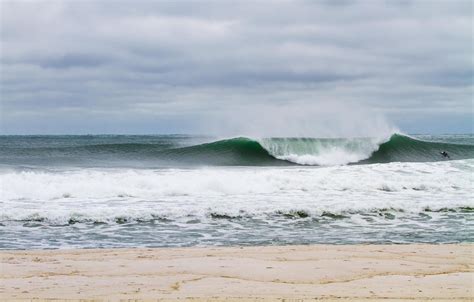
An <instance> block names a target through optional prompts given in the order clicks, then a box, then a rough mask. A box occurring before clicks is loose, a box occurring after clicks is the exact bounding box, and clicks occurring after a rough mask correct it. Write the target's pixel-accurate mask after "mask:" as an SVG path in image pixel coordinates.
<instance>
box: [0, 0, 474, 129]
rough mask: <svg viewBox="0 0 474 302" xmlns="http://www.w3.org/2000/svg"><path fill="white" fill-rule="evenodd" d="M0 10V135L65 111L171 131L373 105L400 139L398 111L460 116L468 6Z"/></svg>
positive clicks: (468, 75) (467, 104)
mask: <svg viewBox="0 0 474 302" xmlns="http://www.w3.org/2000/svg"><path fill="white" fill-rule="evenodd" d="M1 5H2V21H1V22H2V24H1V25H2V26H1V40H2V43H1V46H0V47H1V51H2V56H1V59H0V61H1V67H2V71H1V80H0V81H1V98H2V107H1V109H2V112H1V113H2V119H3V120H4V121H3V124H2V127H3V128H4V129H3V130H2V131H3V132H15V131H16V130H15V129H16V128H18V127H19V126H18V124H17V123H13V122H12V121H13V119H18V118H19V117H21V116H25V117H26V116H28V117H30V118H28V122H27V123H26V125H24V126H22V129H26V128H28V127H29V128H30V129H33V130H34V129H38V127H39V126H38V125H41V124H42V120H41V119H42V118H45V117H49V118H51V117H54V116H55V115H57V114H62V115H66V116H67V115H68V114H69V115H70V116H71V118H72V117H74V116H75V115H74V114H76V113H77V112H80V116H82V117H87V116H90V117H94V118H97V119H99V117H101V118H102V119H103V120H104V121H106V122H107V123H109V124H110V125H114V120H117V116H123V117H124V118H125V117H127V119H128V122H127V125H129V126H130V125H133V123H134V122H136V126H133V127H132V126H130V127H132V128H133V129H139V128H140V126H139V125H143V123H141V122H140V121H143V120H149V121H150V123H152V122H151V120H153V119H154V120H156V121H157V123H160V125H162V126H163V125H166V124H168V125H169V127H170V129H168V130H167V131H168V132H183V131H188V130H189V129H195V128H196V127H193V126H190V125H193V124H194V125H198V124H199V123H201V122H202V120H203V119H206V118H207V119H211V118H213V117H214V116H216V115H219V114H222V115H226V114H228V113H229V111H231V112H232V111H238V110H242V111H246V110H248V109H249V108H253V107H255V108H258V110H264V109H262V108H273V107H275V106H283V105H284V106H290V107H291V106H308V107H311V108H313V107H314V108H323V107H324V106H327V107H331V105H330V104H331V103H334V102H336V103H345V104H356V106H358V107H360V108H375V109H377V111H378V112H379V113H382V114H385V115H387V116H388V117H389V118H392V119H393V121H394V123H395V124H399V123H401V125H402V128H403V123H405V124H406V125H409V126H410V129H414V128H416V127H415V126H414V125H416V122H412V121H409V122H408V121H407V120H406V119H403V118H401V117H402V116H404V115H406V114H407V113H410V116H411V117H413V119H415V120H416V118H417V116H418V117H419V116H421V115H423V110H429V111H430V112H438V113H441V112H446V119H447V120H448V119H449V120H455V119H457V118H458V116H460V115H462V116H466V115H469V114H470V115H472V88H473V83H472V39H473V37H472V28H471V26H472V2H471V1H449V2H448V1H445V2H443V1H271V2H270V1H269V2H265V1H263V2H254V1H239V2H228V3H221V2H217V1H215V2H214V1H190V2H155V1H136V2H134V4H133V5H130V3H129V2H121V1H113V2H112V1H106V0H104V1H96V2H92V1H84V2H73V1H36V2H27V1H25V2H23V1H3V2H2V4H1ZM302 104H303V105H302ZM244 109H245V110H244ZM448 109H449V110H448ZM73 112H74V114H73ZM31 116H38V117H37V118H31ZM170 116H173V118H174V120H173V118H170ZM161 118H163V120H165V119H166V120H167V121H168V122H167V123H162V122H159V120H160V119H161ZM183 120H186V122H184V121H183ZM178 121H179V122H178ZM71 123H72V122H71ZM181 124H182V125H183V128H180V126H179V125H181ZM453 124H454V125H455V123H453V122H449V123H447V125H449V127H451V128H452V131H463V130H456V129H455V127H453ZM464 124H465V123H464ZM464 124H462V125H464ZM68 125H69V124H68V123H67V118H66V119H61V120H60V121H59V120H58V125H57V128H58V129H66V132H67V129H68ZM79 125H80V121H74V123H72V124H70V127H71V128H70V131H72V132H80V128H79ZM122 125H123V123H122V124H120V123H117V124H116V127H117V128H116V129H115V130H114V131H116V132H121V131H124V128H123V126H122ZM147 125H149V124H147ZM184 125H186V127H185V126H184ZM25 127H26V128H25ZM110 127H112V126H110ZM110 127H109V128H108V129H110ZM462 127H464V126H462ZM462 127H461V128H462ZM52 128H54V125H49V126H48V129H49V130H50V129H52ZM464 128H465V127H464ZM464 128H462V129H464ZM18 129H19V128H18ZM88 129H89V128H88ZM160 129H162V128H160ZM49 130H48V131H49ZM39 131H43V130H41V129H39ZM44 131H46V130H44ZM58 131H59V130H58ZM88 131H89V132H90V130H88ZM96 131H97V132H102V131H103V130H101V129H100V128H96ZM143 131H148V130H146V129H143Z"/></svg>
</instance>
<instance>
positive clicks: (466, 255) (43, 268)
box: [0, 244, 474, 301]
mask: <svg viewBox="0 0 474 302" xmlns="http://www.w3.org/2000/svg"><path fill="white" fill-rule="evenodd" d="M473 247H474V246H473V245H471V244H456V245H421V244H413V245H341V246H338V245H309V246H265V247H224V248H221V247H215V248H214V247H209V248H179V249H175V248H159V249H90V250H31V251H3V252H1V256H2V257H1V258H2V264H1V284H0V292H1V298H2V300H28V299H40V300H41V299H164V300H168V299H169V300H176V299H178V300H183V299H192V300H216V301H217V300H226V301H234V300H235V301H247V300H258V301H261V300H265V301H266V300H278V299H282V298H285V299H302V300H307V299H308V300H309V299H321V300H327V301H331V300H344V299H347V300H351V301H354V300H361V301H363V300H370V301H374V300H379V299H380V300H384V301H387V300H388V301H390V300H396V301H400V300H405V299H406V300H439V301H443V300H447V301H452V300H466V301H467V300H472V299H473V298H474V294H473V291H474V289H473V278H474V273H473V262H474V257H473V251H474V248H473Z"/></svg>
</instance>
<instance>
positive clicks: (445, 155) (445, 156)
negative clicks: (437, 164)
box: [440, 151, 451, 159]
mask: <svg viewBox="0 0 474 302" xmlns="http://www.w3.org/2000/svg"><path fill="white" fill-rule="evenodd" d="M440 153H441V155H442V156H443V157H444V158H448V159H450V158H451V157H449V154H448V152H446V151H443V152H440Z"/></svg>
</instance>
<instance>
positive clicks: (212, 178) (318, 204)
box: [0, 160, 474, 224]
mask: <svg viewBox="0 0 474 302" xmlns="http://www.w3.org/2000/svg"><path fill="white" fill-rule="evenodd" d="M473 170H474V161H473V160H464V161H452V162H439V163H392V164H385V165H384V164H375V165H365V166H340V167H327V168H259V169H247V168H234V169H219V168H208V169H193V170H186V169H159V170H139V169H129V170H114V169H109V170H106V169H105V170H97V169H82V170H76V171H61V172H32V171H10V172H3V173H2V174H1V175H0V180H1V182H2V185H3V189H2V203H3V205H2V206H3V209H4V210H3V212H2V214H1V215H0V222H3V223H4V222H6V221H10V220H32V219H33V220H41V219H43V220H48V221H51V222H54V223H59V224H63V223H67V221H69V220H70V219H74V220H84V221H86V220H90V221H102V222H104V221H114V220H115V219H116V218H117V217H128V218H129V219H132V220H137V219H142V220H143V219H145V220H149V219H152V218H153V217H166V218H169V219H179V218H183V217H186V216H190V215H191V216H198V217H200V218H205V217H208V216H209V215H210V213H214V212H215V213H221V214H222V215H228V216H239V215H242V213H245V215H250V216H262V215H263V216H265V215H270V214H274V213H276V212H284V213H289V212H291V211H293V210H303V211H306V212H307V213H308V215H315V216H318V215H321V214H322V213H324V212H331V213H347V212H370V211H374V210H380V209H389V208H392V209H399V210H401V211H404V212H414V213H418V212H422V211H423V210H424V209H426V208H430V209H435V210H436V209H441V208H456V207H474V203H473V200H472V196H473V193H474V192H473V188H472V185H471V182H472V181H473V176H472V172H473ZM25 188H28V189H27V190H25Z"/></svg>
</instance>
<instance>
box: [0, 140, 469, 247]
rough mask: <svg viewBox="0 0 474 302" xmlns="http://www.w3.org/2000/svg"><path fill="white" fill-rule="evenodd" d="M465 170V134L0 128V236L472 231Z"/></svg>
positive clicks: (407, 235) (266, 238)
mask: <svg viewBox="0 0 474 302" xmlns="http://www.w3.org/2000/svg"><path fill="white" fill-rule="evenodd" d="M442 151H446V152H448V154H449V158H445V157H443V156H442V155H441V154H440V152H442ZM473 172H474V137H473V136H472V135H444V136H426V135H424V136H406V135H400V134H395V135H392V136H391V137H389V138H386V139H382V140H380V139H372V138H351V139H333V138H330V139H329V138H263V139H262V138H260V139H250V138H244V137H240V138H232V139H226V140H215V139H213V138H210V137H206V136H183V135H173V136H120V135H119V136H110V135H99V136H1V137H0V186H1V187H0V205H1V208H2V211H1V214H0V248H1V249H31V248H73V247H74V248H97V247H165V246H209V245H263V244H265V245H268V244H278V245H280V244H310V243H333V244H352V243H412V242H423V243H457V242H472V241H473V238H474V229H473V224H474V220H473V218H474V200H473V196H474V195H473V193H474V192H473V191H474V188H473V185H472V182H473V179H474V177H473Z"/></svg>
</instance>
